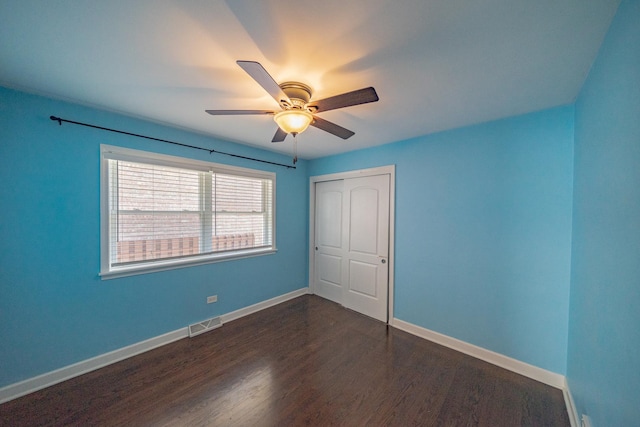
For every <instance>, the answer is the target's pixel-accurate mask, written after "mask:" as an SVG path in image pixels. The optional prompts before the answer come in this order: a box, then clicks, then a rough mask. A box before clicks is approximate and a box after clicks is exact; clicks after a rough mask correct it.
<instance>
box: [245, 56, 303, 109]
mask: <svg viewBox="0 0 640 427" xmlns="http://www.w3.org/2000/svg"><path fill="white" fill-rule="evenodd" d="M236 63H237V64H238V65H239V66H240V67H242V69H243V70H244V71H246V72H247V74H249V75H250V76H251V77H252V78H253V80H255V81H256V82H258V84H259V85H260V86H262V88H263V89H264V90H266V91H267V93H268V94H269V95H271V97H272V98H273V99H275V100H276V102H277V103H278V105H280V106H282V104H283V103H287V104H291V100H290V99H289V97H288V96H287V94H286V93H284V92H283V91H282V89H281V88H280V86H278V83H276V81H275V80H273V77H271V75H270V74H269V73H268V72H267V70H265V69H264V67H263V66H262V65H261V64H260V63H259V62H255V61H236Z"/></svg>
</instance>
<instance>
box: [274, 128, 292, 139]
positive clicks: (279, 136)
mask: <svg viewBox="0 0 640 427" xmlns="http://www.w3.org/2000/svg"><path fill="white" fill-rule="evenodd" d="M287 135H289V134H288V133H286V132H285V131H283V130H282V129H280V128H278V130H276V134H275V135H273V139H272V140H271V142H282V141H284V139H285V138H286V137H287Z"/></svg>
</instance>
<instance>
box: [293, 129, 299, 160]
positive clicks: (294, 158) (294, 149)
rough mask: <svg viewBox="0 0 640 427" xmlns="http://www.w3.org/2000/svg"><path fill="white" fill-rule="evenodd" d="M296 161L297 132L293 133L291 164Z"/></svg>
mask: <svg viewBox="0 0 640 427" xmlns="http://www.w3.org/2000/svg"><path fill="white" fill-rule="evenodd" d="M296 163H298V134H297V133H294V134H293V164H294V165H295V164H296Z"/></svg>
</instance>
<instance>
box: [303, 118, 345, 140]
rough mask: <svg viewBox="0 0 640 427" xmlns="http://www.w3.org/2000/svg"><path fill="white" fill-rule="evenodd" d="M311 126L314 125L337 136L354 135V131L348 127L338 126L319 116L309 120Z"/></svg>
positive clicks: (343, 137)
mask: <svg viewBox="0 0 640 427" xmlns="http://www.w3.org/2000/svg"><path fill="white" fill-rule="evenodd" d="M311 126H313V127H316V128H318V129H322V130H323V131H325V132H329V133H330V134H333V135H335V136H339V137H340V138H342V139H348V138H351V137H352V136H353V135H355V132H352V131H350V130H349V129H345V128H343V127H342V126H338V125H337V124H335V123H332V122H330V121H328V120H324V119H321V118H320V117H315V116H314V117H313V121H312V122H311Z"/></svg>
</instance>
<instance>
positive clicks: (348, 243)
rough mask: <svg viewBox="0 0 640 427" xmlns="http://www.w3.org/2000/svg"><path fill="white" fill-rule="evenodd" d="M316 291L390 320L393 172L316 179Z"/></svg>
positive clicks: (358, 309) (368, 313) (384, 319)
mask: <svg viewBox="0 0 640 427" xmlns="http://www.w3.org/2000/svg"><path fill="white" fill-rule="evenodd" d="M315 231H316V241H315V246H316V248H315V249H316V250H315V263H314V265H315V274H314V277H315V292H316V294H318V295H319V296H322V297H324V298H327V299H329V300H332V301H335V302H338V303H340V304H342V305H344V306H345V307H347V308H350V309H352V310H355V311H358V312H360V313H363V314H366V315H368V316H371V317H373V318H375V319H378V320H381V321H383V322H386V321H387V305H388V292H389V291H388V288H389V280H388V276H389V268H388V267H389V265H388V254H389V252H388V251H389V175H376V176H368V177H362V178H352V179H346V180H340V181H328V182H318V183H316V223H315Z"/></svg>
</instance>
